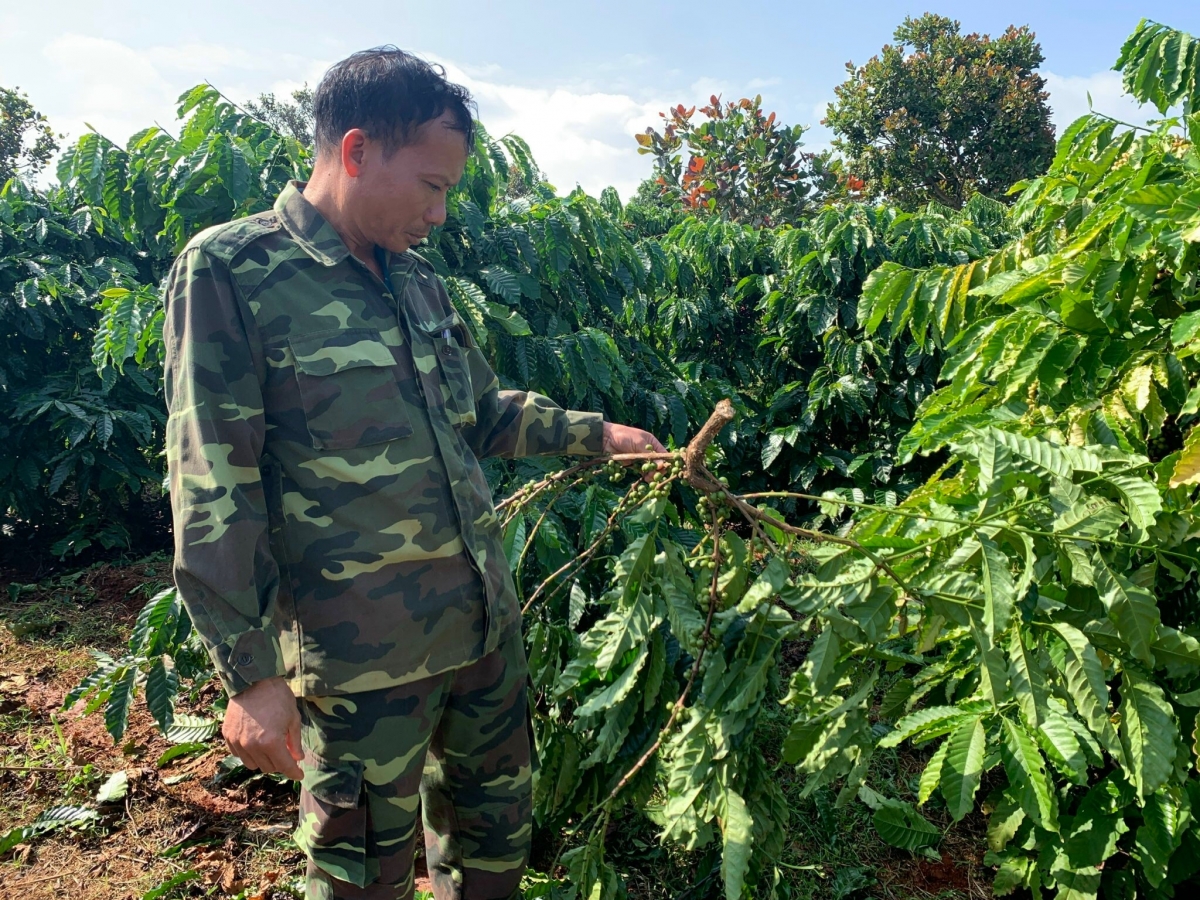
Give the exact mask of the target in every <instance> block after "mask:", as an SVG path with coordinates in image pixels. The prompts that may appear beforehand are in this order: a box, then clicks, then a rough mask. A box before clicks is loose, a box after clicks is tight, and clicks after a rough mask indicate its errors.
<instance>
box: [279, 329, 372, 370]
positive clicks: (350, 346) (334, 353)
mask: <svg viewBox="0 0 1200 900" xmlns="http://www.w3.org/2000/svg"><path fill="white" fill-rule="evenodd" d="M288 345H289V346H290V347H291V348H292V356H293V357H295V360H296V368H297V369H299V370H300V371H301V372H303V373H304V374H305V375H332V374H333V373H334V372H344V371H346V370H347V369H357V368H361V367H363V366H389V367H390V366H394V365H395V364H396V358H395V357H394V356H392V351H391V350H390V349H389V348H388V345H387V344H385V343H384V342H383V338H382V337H381V336H380V334H379V331H378V329H375V328H340V329H337V330H334V331H319V332H316V333H315V334H301V335H295V336H293V337H290V338H288Z"/></svg>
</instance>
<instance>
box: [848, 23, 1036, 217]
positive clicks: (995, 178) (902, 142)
mask: <svg viewBox="0 0 1200 900" xmlns="http://www.w3.org/2000/svg"><path fill="white" fill-rule="evenodd" d="M895 41H896V43H895V44H890V45H887V46H885V47H884V48H883V51H882V52H881V53H880V55H878V56H875V57H872V59H871V60H870V61H869V62H868V63H867V64H866V65H864V66H860V67H857V68H856V67H855V66H854V64H853V63H847V66H846V68H847V70H848V72H849V78H847V79H846V81H845V82H844V83H843V84H841V85H839V86H838V87H837V88H835V94H836V96H837V99H836V100H835V101H834V102H833V103H831V104H830V105H829V109H828V113H827V116H826V119H825V122H826V124H828V125H829V127H830V128H832V129H833V132H834V134H835V135H837V139H836V140H835V141H834V147H836V148H837V149H838V150H840V151H841V152H842V153H843V154H845V156H846V160H847V167H848V169H849V171H850V172H852V173H853V174H854V175H856V176H858V177H859V178H861V179H863V180H864V181H865V182H866V186H867V189H868V191H869V192H870V194H871V195H872V196H875V197H881V198H885V199H887V200H890V201H892V202H895V203H898V204H900V205H902V206H906V207H914V206H918V205H920V204H922V203H926V202H929V201H931V200H933V201H936V202H938V203H943V204H945V205H947V206H952V207H955V208H958V207H960V206H962V205H963V203H965V202H966V201H967V199H968V198H969V197H970V196H971V195H972V194H974V193H977V192H978V193H981V194H984V195H986V196H989V197H993V198H1000V197H1003V196H1004V193H1005V192H1006V191H1007V190H1008V188H1009V187H1010V186H1011V185H1013V184H1015V183H1016V182H1018V181H1020V180H1022V179H1024V178H1028V177H1030V176H1033V175H1036V174H1039V173H1041V172H1043V171H1045V168H1046V166H1047V165H1049V163H1050V160H1051V159H1052V158H1053V156H1054V129H1053V127H1052V126H1051V124H1050V107H1049V105H1048V104H1047V102H1046V101H1047V97H1048V95H1047V93H1046V91H1045V79H1043V78H1042V77H1041V76H1040V75H1038V74H1037V71H1036V70H1037V67H1038V66H1039V65H1040V64H1041V62H1042V59H1043V57H1042V49H1041V45H1040V44H1038V43H1037V41H1036V40H1035V39H1034V34H1033V32H1032V31H1030V30H1029V28H1028V27H1021V28H1016V27H1012V26H1010V27H1009V28H1008V29H1007V30H1006V31H1005V32H1004V34H1003V35H1001V36H1000V37H998V38H995V39H992V38H990V37H989V36H988V35H979V34H973V33H972V34H963V33H962V31H961V26H960V24H959V23H958V22H957V21H953V20H951V19H948V18H946V17H945V16H939V15H935V14H933V13H926V14H925V15H923V16H921V17H920V18H917V19H913V18H906V19H905V20H904V23H903V24H902V25H901V26H900V27H899V28H897V29H896V32H895Z"/></svg>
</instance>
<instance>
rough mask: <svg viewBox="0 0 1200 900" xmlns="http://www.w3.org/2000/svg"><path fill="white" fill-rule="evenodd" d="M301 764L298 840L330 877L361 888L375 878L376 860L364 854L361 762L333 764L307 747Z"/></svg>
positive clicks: (366, 822) (366, 820) (365, 823)
mask: <svg viewBox="0 0 1200 900" xmlns="http://www.w3.org/2000/svg"><path fill="white" fill-rule="evenodd" d="M302 767H303V769H304V781H303V782H301V791H300V825H299V827H298V828H297V829H296V833H295V835H294V836H293V837H294V838H295V841H296V844H297V845H298V846H299V847H300V849H301V850H303V851H304V853H305V854H306V855H307V856H308V858H309V859H311V860H312V861H313V863H314V864H315V865H316V866H317V867H319V868H320V869H321V870H323V871H325V872H328V873H329V874H330V875H331V876H332V877H333V878H336V879H338V880H339V881H346V882H349V883H350V884H353V885H357V886H358V887H365V886H366V885H367V884H368V883H370V882H372V881H374V880H375V879H376V878H378V877H379V861H378V860H376V859H373V858H371V856H370V854H369V853H368V835H367V830H368V826H369V819H370V816H369V812H368V804H367V799H366V797H365V796H364V795H363V764H362V763H361V762H356V761H354V760H346V761H339V762H331V761H329V760H326V759H322V758H321V757H319V756H316V755H315V754H313V753H312V752H311V751H306V752H305V755H304V762H303V764H302Z"/></svg>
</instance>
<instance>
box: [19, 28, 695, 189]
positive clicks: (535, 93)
mask: <svg viewBox="0 0 1200 900" xmlns="http://www.w3.org/2000/svg"><path fill="white" fill-rule="evenodd" d="M41 53H42V56H43V58H44V59H45V60H46V62H47V63H48V65H47V66H45V67H44V68H45V72H46V74H45V79H46V80H44V81H43V82H42V83H41V84H40V85H38V90H37V94H38V98H39V103H40V105H41V108H42V109H43V110H44V111H45V112H46V113H47V114H48V115H49V116H50V118H51V120H52V121H53V122H54V125H55V127H56V128H57V129H58V130H60V131H65V132H66V133H67V135H68V139H69V140H72V141H73V140H75V139H76V138H78V137H79V136H80V135H82V134H84V133H85V132H86V131H87V130H88V125H91V126H92V127H94V128H95V129H96V130H97V131H99V132H101V133H102V134H104V135H105V136H107V137H109V138H111V139H112V140H114V141H116V142H117V143H119V144H123V143H124V142H125V140H126V139H127V138H128V137H129V136H130V135H132V134H134V133H135V132H137V131H138V130H140V129H142V128H145V127H146V126H148V125H150V124H153V123H155V122H157V123H159V124H160V125H162V126H164V127H166V128H167V129H168V130H169V131H174V127H173V124H174V122H175V103H176V99H177V98H178V96H179V95H180V94H181V93H182V92H183V91H185V90H187V89H188V88H189V87H191V86H192V85H194V84H197V83H199V82H202V81H205V80H208V81H211V82H212V83H213V84H215V85H216V86H217V87H218V88H220V90H221V91H222V92H223V93H224V94H225V95H226V96H228V97H230V98H232V99H234V100H235V101H240V100H245V99H249V98H252V97H254V96H257V95H258V94H259V93H262V92H264V91H273V92H275V93H276V94H277V95H280V96H287V95H288V94H290V92H291V91H292V90H294V89H295V88H298V87H300V86H301V85H302V84H305V83H307V84H308V85H309V86H315V85H316V83H317V82H318V81H319V80H320V77H321V75H322V73H323V72H324V71H325V69H326V68H327V67H328V66H329V64H330V62H332V60H317V59H312V58H309V57H301V56H296V55H292V54H284V53H259V54H250V53H247V52H244V51H242V50H239V49H229V48H224V47H221V46H219V45H213V44H204V43H184V44H179V45H163V46H154V47H149V48H145V49H134V48H132V47H130V46H128V45H126V44H123V43H120V42H118V41H113V40H107V39H102V38H96V37H91V36H88V35H82V34H72V33H68V34H63V35H60V36H57V37H54V38H52V39H51V40H50V41H49V42H47V43H46V44H45V45H44V46H43V47H42V51H41ZM430 58H433V57H430ZM439 61H440V62H441V63H442V64H443V65H444V66H445V67H446V70H447V74H448V75H449V76H450V77H451V78H452V79H453V80H455V81H459V82H461V83H462V84H464V85H465V86H466V87H467V88H469V89H470V91H471V92H472V94H473V95H474V96H475V98H476V101H477V103H478V105H479V114H480V118H481V119H482V121H483V122H484V123H485V124H486V126H487V128H488V130H489V132H491V133H492V134H493V135H495V136H497V137H499V136H501V135H504V134H508V133H510V132H511V133H516V134H519V135H520V136H521V137H523V138H524V139H525V140H526V141H527V142H528V143H529V145H530V147H531V149H532V150H533V154H534V157H535V158H536V159H537V161H538V164H539V166H540V167H541V168H542V170H543V171H544V172H545V173H546V175H547V177H548V178H549V179H550V181H551V183H553V184H554V185H555V186H556V187H558V189H559V190H560V191H563V192H566V191H570V190H571V189H573V188H574V187H575V185H576V184H579V185H581V186H582V187H583V188H584V189H585V190H587V191H588V192H589V193H592V194H598V193H599V192H600V191H601V190H603V189H604V188H605V187H607V186H608V185H612V186H614V187H616V188H617V190H618V191H619V192H620V194H621V196H622V197H625V198H628V197H629V196H631V195H632V194H633V192H634V191H635V190H636V189H637V185H638V183H639V182H640V181H641V180H642V179H643V178H645V177H646V176H647V175H648V174H649V173H650V169H651V164H650V160H649V159H648V158H647V157H645V156H640V155H639V154H638V153H637V145H636V143H635V142H634V139H633V136H634V135H635V134H636V133H638V132H640V131H643V130H644V129H645V128H646V126H647V125H657V124H658V123H659V121H660V120H659V118H658V112H659V111H660V110H664V109H666V108H667V106H668V103H667V102H666V101H665V100H657V99H651V100H645V99H637V98H635V97H633V96H631V95H630V94H628V93H615V92H605V91H602V90H591V89H589V86H582V87H579V86H571V87H568V86H551V87H546V88H540V87H539V88H530V87H523V86H519V85H516V84H512V83H508V82H507V81H506V80H505V79H504V77H503V70H502V69H500V67H497V66H472V67H463V66H459V65H457V64H455V63H454V62H453V61H451V60H445V59H442V60H439ZM47 82H48V83H47ZM705 96H707V94H706V95H705ZM47 101H48V102H47Z"/></svg>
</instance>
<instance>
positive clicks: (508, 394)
mask: <svg viewBox="0 0 1200 900" xmlns="http://www.w3.org/2000/svg"><path fill="white" fill-rule="evenodd" d="M438 287H439V290H440V292H441V293H442V296H443V301H444V302H445V304H446V306H447V307H448V308H451V309H452V308H453V307H452V306H451V304H450V298H449V297H448V296H446V295H445V290H446V288H445V286H444V285H442V284H441V283H440V279H439V285H438ZM464 332H465V329H464ZM466 353H467V365H468V367H469V369H470V372H471V385H472V390H473V391H474V394H475V419H476V421H475V424H474V425H472V426H468V427H466V428H464V429H463V437H464V438H465V439H466V441H467V444H468V446H470V448H471V450H472V452H473V453H474V454H475V456H476V457H478V458H479V459H484V458H486V457H489V456H503V457H510V458H511V457H518V456H550V455H565V456H599V455H600V454H601V453H602V452H603V450H604V415H603V413H593V412H581V411H579V410H572V409H563V408H562V407H561V406H559V405H558V404H557V403H555V402H554V401H553V400H551V399H550V398H549V397H547V396H545V395H543V394H538V393H535V392H534V391H502V390H500V380H499V379H498V378H497V377H496V373H495V372H494V371H492V367H491V366H490V365H488V361H487V359H486V358H485V357H484V355H483V353H482V352H481V351H480V349H479V348H478V347H476V346H475V345H474V342H470V346H469V347H468V349H467V351H466Z"/></svg>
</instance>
